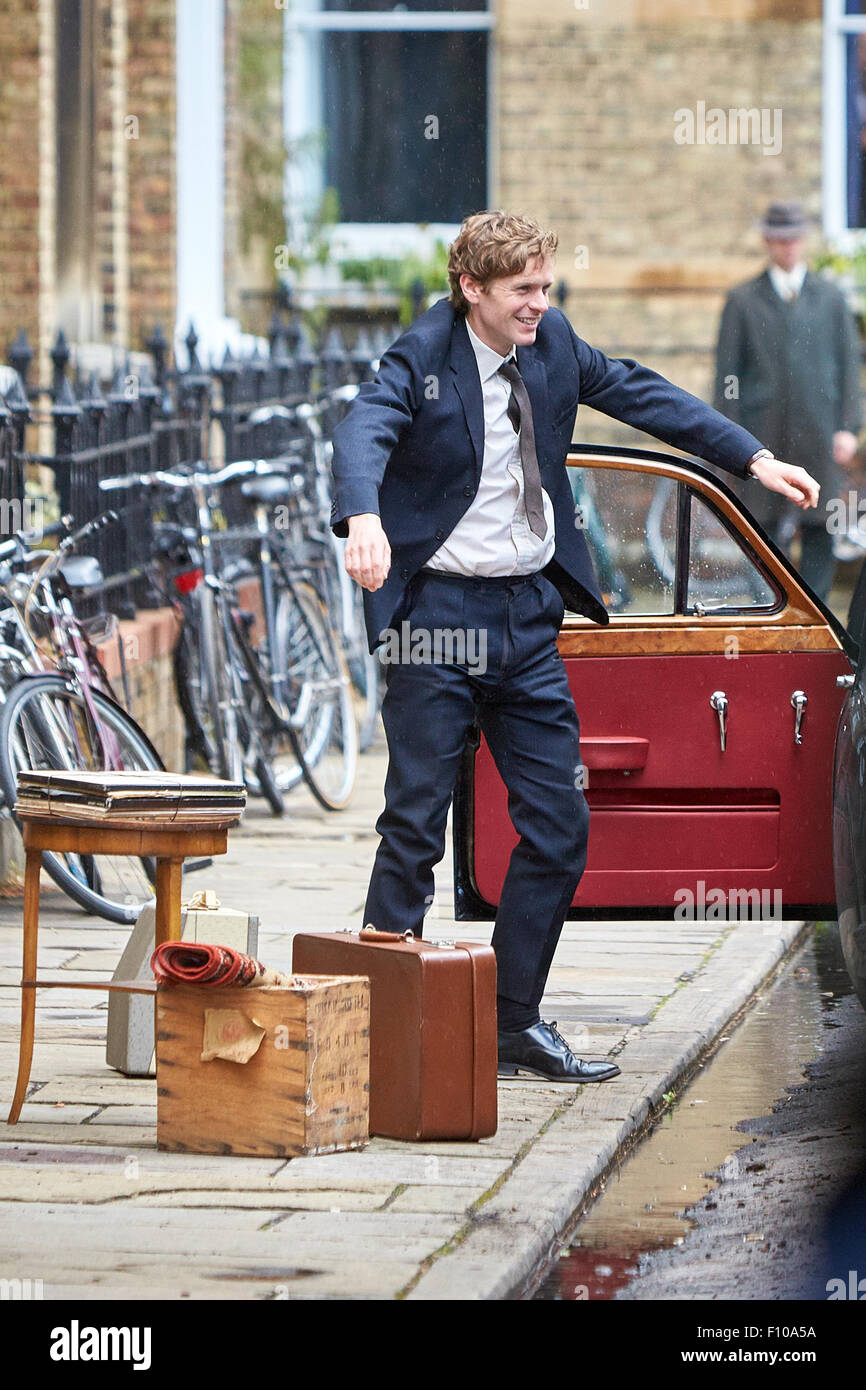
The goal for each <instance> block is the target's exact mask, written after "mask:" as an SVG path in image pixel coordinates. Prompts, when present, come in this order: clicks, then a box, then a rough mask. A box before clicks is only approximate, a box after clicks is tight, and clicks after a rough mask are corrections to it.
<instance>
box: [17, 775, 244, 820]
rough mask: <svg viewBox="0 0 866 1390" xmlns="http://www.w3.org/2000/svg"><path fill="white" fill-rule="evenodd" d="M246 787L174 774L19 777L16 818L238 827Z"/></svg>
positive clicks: (213, 779) (212, 779)
mask: <svg viewBox="0 0 866 1390" xmlns="http://www.w3.org/2000/svg"><path fill="white" fill-rule="evenodd" d="M246 799H247V794H246V788H245V787H244V785H243V783H238V782H222V781H219V780H218V779H217V778H215V777H196V776H187V775H185V774H180V773H173V772H54V771H46V772H39V771H22V772H19V774H18V800H17V801H16V803H15V812H16V814H17V815H24V816H42V817H45V818H50V817H58V818H63V817H65V818H67V819H68V818H72V819H75V820H78V819H83V820H96V821H115V820H117V821H120V820H122V821H132V822H135V823H140V824H141V825H152V824H153V823H154V821H158V822H160V823H164V822H172V823H174V824H177V825H181V824H187V823H196V824H198V823H201V822H205V823H207V824H208V825H212V826H215V827H216V826H222V825H234V824H236V823H237V821H238V820H240V817H241V815H242V814H243V810H244V807H245V805H246Z"/></svg>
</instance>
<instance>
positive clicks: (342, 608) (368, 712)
mask: <svg viewBox="0 0 866 1390" xmlns="http://www.w3.org/2000/svg"><path fill="white" fill-rule="evenodd" d="M357 394H358V387H357V386H356V385H348V386H338V387H336V388H335V389H334V390H333V391H328V392H325V393H324V394H323V395H321V396H320V397H319V398H318V399H317V400H316V401H314V402H310V401H305V402H302V403H301V404H300V405H297V406H295V407H293V408H290V407H287V406H281V405H278V406H261V407H259V408H258V409H256V410H254V411H252V412H251V413H250V415H249V416H248V417H247V423H248V424H250V425H263V424H267V423H269V422H270V421H271V420H274V419H284V420H291V421H293V422H297V423H299V424H300V425H302V426H303V428H304V429H305V430H306V431H307V435H308V438H309V443H310V455H311V468H310V469H309V470H308V473H307V475H306V486H305V489H304V491H303V494H302V496H300V497H299V498H298V499H297V500H296V503H295V508H296V510H295V517H294V520H295V522H296V526H295V532H294V536H293V538H292V541H291V542H290V543H289V544H288V546H287V549H288V551H289V554H290V555H291V554H292V553H304V554H305V556H306V559H307V561H308V563H309V565H310V566H311V567H312V571H313V582H314V583H315V585H316V588H317V589H318V590H319V592H320V595H321V597H322V600H323V602H324V604H325V607H326V609H327V611H328V613H329V615H331V622H332V624H333V626H334V628H335V630H336V632H337V633H338V635H339V637H340V640H341V642H342V646H343V650H344V652H345V654H346V661H347V664H348V667H349V673H350V675H351V677H352V685H353V688H354V690H355V692H356V696H357V699H356V714H357V719H358V745H359V751H360V752H362V753H364V752H366V751H367V749H368V748H369V747H370V746H371V744H372V743H373V740H374V739H375V737H376V730H377V727H378V719H379V707H380V705H381V695H382V684H383V680H382V667H381V663H380V662H379V661H378V660H377V659H376V656H375V655H374V654H373V653H372V652H371V651H370V648H369V644H368V642H367V632H366V627H365V624H364V600H363V592H362V590H361V587H360V585H358V584H355V583H354V582H353V581H352V580H351V579H350V578H349V575H348V574H347V573H346V566H345V550H346V542H345V540H343V539H341V538H339V537H338V536H335V535H334V533H333V531H332V530H331V526H330V511H331V498H330V477H331V457H332V455H333V445H332V443H331V440H330V439H329V438H328V437H327V434H326V431H325V430H324V429H323V427H322V420H323V419H329V418H332V417H333V413H334V411H335V410H336V409H337V408H338V407H339V406H340V405H342V404H347V403H348V402H350V401H353V400H354V399H355V397H356V396H357Z"/></svg>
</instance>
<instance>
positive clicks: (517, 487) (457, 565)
mask: <svg viewBox="0 0 866 1390" xmlns="http://www.w3.org/2000/svg"><path fill="white" fill-rule="evenodd" d="M466 328H467V331H468V333H469V341H470V342H471V344H472V347H473V350H474V352H475V360H476V362H477V363H478V374H479V376H480V378H481V392H482V396H483V398H484V455H483V461H482V465H481V480H480V482H479V484H478V492H477V493H476V494H475V497H474V498H473V499H472V502H471V503H470V504H469V507H468V508H467V510H466V511H465V512H464V514H463V516H462V517H461V518H460V520H459V521H458V523H457V525H456V526H455V527H454V530H453V531H452V532H451V534H450V536H449V537H448V539H447V540H446V541H445V542H444V544H443V545H440V547H439V549H438V550H437V551H436V553H435V555H433V556H432V558H431V559H429V560H428V561H427V563H426V567H427V568H429V569H435V570H444V571H446V572H447V573H449V574H463V575H475V576H478V577H481V578H485V579H489V578H492V577H494V576H497V575H500V576H501V575H512V574H514V575H518V574H534V573H535V571H536V570H540V569H543V568H544V566H545V565H546V564H547V563H548V561H549V560H550V559H552V557H553V552H554V550H555V548H556V537H555V535H554V524H553V504H552V502H551V500H550V498H549V497H548V495H547V492H546V491H545V490H544V488H542V490H541V496H542V499H543V502H544V519H545V521H546V522H547V532H546V534H545V535H544V537H540V536H536V535H535V533H534V532H533V531H531V530H530V529H529V521H528V518H527V516H526V506H525V503H524V500H523V464H522V463H521V461H520V435H519V434H515V432H514V426H513V425H512V423H511V421H510V420H509V418H508V401H509V397H510V396H511V387H510V386H509V384H508V382H507V381H506V380H505V377H504V376H499V374H498V373H499V368H500V367H501V366H502V363H503V362H507V361H508V360H509V359H513V360H514V361H515V364H516V360H517V359H516V356H515V352H514V348H512V349H511V352H510V353H509V354H508V356H507V357H501V356H500V355H499V353H498V352H494V350H493V348H490V347H488V346H487V344H486V343H483V342H482V341H481V339H480V338H479V337H478V336H477V334H475V333H473V331H472V329H471V328H470V327H469V324H468V322H467V324H466Z"/></svg>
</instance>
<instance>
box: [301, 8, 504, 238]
mask: <svg viewBox="0 0 866 1390" xmlns="http://www.w3.org/2000/svg"><path fill="white" fill-rule="evenodd" d="M488 4H489V0H488ZM494 28H495V16H494V15H493V14H492V13H491V11H490V9H489V8H488V9H486V10H454V11H451V10H415V11H409V10H400V9H394V10H363V11H361V10H359V11H355V12H349V11H340V10H322V9H321V0H293V4H292V7H291V8H287V9H286V11H285V27H284V55H285V61H284V97H285V99H284V110H285V135H286V144H287V145H288V148H289V149H290V150H294V149H296V148H297V146H298V144H299V142H300V143H301V144H303V142H305V141H309V142H312V141H313V140H314V138H315V133H316V132H318V131H320V130H321V129H322V127H323V124H324V122H323V119H322V111H321V86H322V84H321V36H322V34H324V33H326V32H327V33H333V32H343V33H345V32H347V31H350V32H353V33H357V32H363V31H370V30H373V31H376V32H394V31H397V32H400V33H408V32H412V31H414V32H416V33H417V32H428V33H429V32H440V33H441V32H443V31H445V32H452V33H453V32H454V31H459V32H466V31H472V30H475V31H486V32H488V33H489V32H491V31H492V30H493V29H494ZM492 47H493V45H492V44H488V48H487V116H488V119H487V150H486V156H487V183H488V192H489V186H490V181H491V162H490V161H491V138H490V132H491V129H492V122H491V119H490V116H491V110H492V90H491V89H492V76H493V63H492ZM323 190H324V166H323V160H322V157H321V152H318V153H317V152H315V151H314V150H313V149H310V150H308V151H307V152H305V153H303V154H302V155H301V156H300V157H296V158H294V159H290V161H289V165H288V168H287V171H286V187H285V198H286V225H287V229H288V236H289V241H290V244H294V245H296V246H298V245H300V244H301V243H302V241H303V227H304V220H305V218H306V217H307V216H308V215H309V213H310V212H311V211H312V210H313V209H315V207H316V206H317V204H318V202H319V199H320V198H321V196H322V192H323ZM467 211H470V209H467ZM458 229H459V227H458V224H456V223H451V222H432V223H427V224H425V225H423V226H421V225H419V224H416V223H413V222H340V223H338V224H337V226H336V227H335V228H334V230H333V232H332V234H331V236H330V245H331V250H332V253H333V255H334V257H335V258H338V259H341V258H355V257H358V258H365V257H368V256H386V257H388V256H393V257H400V256H404V255H408V254H410V253H417V254H420V255H425V254H429V252H430V251H432V249H433V247H434V245H435V243H436V241H437V240H441V241H445V242H450V241H453V239H454V237H455V236H456V235H457V231H458Z"/></svg>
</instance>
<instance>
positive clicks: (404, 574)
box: [400, 569, 409, 579]
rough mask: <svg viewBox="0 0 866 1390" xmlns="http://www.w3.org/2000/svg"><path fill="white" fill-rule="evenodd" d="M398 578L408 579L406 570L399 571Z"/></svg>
mask: <svg viewBox="0 0 866 1390" xmlns="http://www.w3.org/2000/svg"><path fill="white" fill-rule="evenodd" d="M400 578H401V579H408V578H409V571H408V570H405V569H404V570H401V571H400Z"/></svg>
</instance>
